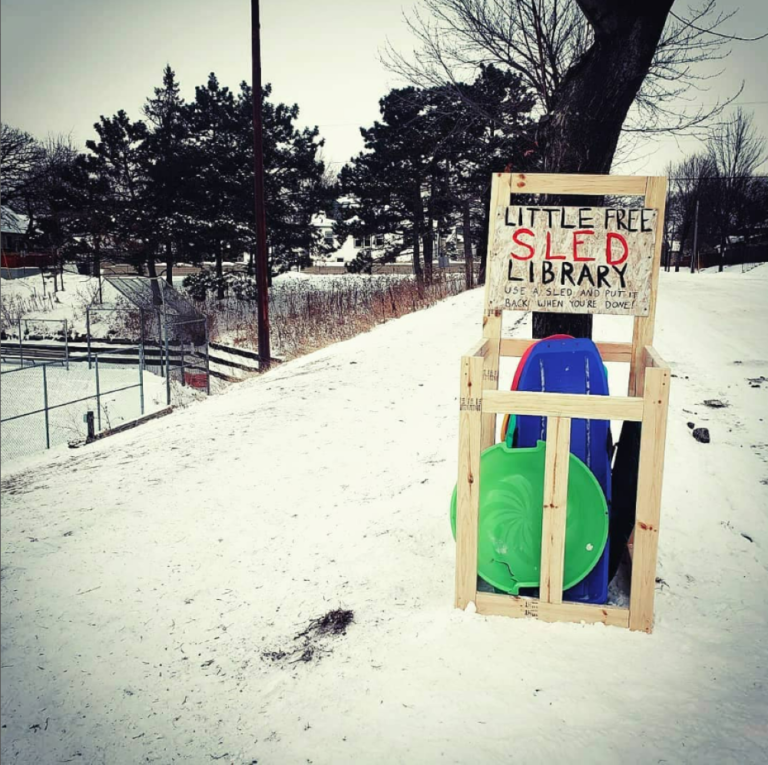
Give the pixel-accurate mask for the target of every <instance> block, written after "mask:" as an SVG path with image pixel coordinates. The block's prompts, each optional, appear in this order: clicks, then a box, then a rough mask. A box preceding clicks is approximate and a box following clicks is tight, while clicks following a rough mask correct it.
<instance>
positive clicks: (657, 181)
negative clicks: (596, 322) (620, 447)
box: [629, 176, 667, 396]
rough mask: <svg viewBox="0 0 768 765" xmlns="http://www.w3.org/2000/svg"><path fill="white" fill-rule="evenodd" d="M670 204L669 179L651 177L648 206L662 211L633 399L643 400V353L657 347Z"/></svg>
mask: <svg viewBox="0 0 768 765" xmlns="http://www.w3.org/2000/svg"><path fill="white" fill-rule="evenodd" d="M666 204H667V179H666V178H663V177H653V176H652V177H649V178H648V179H647V186H646V191H645V206H646V207H648V208H651V209H655V210H658V214H657V215H656V243H655V248H654V252H653V265H652V267H651V299H650V301H649V303H648V315H647V316H636V317H635V322H634V328H633V331H632V362H631V364H630V368H629V395H630V396H642V395H643V385H644V379H645V365H644V363H643V353H644V349H645V346H646V345H653V331H654V325H655V323H656V302H657V293H658V290H659V271H660V270H661V269H660V265H661V249H662V245H663V244H664V211H665V208H666Z"/></svg>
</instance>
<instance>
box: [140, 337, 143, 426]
mask: <svg viewBox="0 0 768 765" xmlns="http://www.w3.org/2000/svg"><path fill="white" fill-rule="evenodd" d="M139 402H140V404H141V414H142V416H143V415H144V346H143V345H140V346H139Z"/></svg>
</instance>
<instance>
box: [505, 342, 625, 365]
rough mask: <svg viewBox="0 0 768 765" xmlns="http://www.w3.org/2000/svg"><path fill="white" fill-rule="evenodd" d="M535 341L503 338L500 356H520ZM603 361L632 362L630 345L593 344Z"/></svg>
mask: <svg viewBox="0 0 768 765" xmlns="http://www.w3.org/2000/svg"><path fill="white" fill-rule="evenodd" d="M535 342H538V341H537V340H528V339H522V338H517V337H505V338H502V341H501V355H502V356H503V357H511V358H515V357H519V356H522V355H523V354H524V353H525V352H526V350H527V349H528V347H529V346H531V345H533V343H535ZM595 345H596V346H597V350H598V351H599V352H600V357H601V358H602V360H603V361H606V362H607V361H618V362H628V361H631V360H632V343H595Z"/></svg>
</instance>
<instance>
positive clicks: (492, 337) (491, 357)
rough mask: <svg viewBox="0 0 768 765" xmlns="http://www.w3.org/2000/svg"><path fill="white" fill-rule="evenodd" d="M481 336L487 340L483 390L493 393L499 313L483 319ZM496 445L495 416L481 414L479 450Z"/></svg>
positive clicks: (499, 340) (495, 381) (497, 350)
mask: <svg viewBox="0 0 768 765" xmlns="http://www.w3.org/2000/svg"><path fill="white" fill-rule="evenodd" d="M483 334H484V335H485V337H486V338H487V340H488V350H487V352H486V354H485V361H484V362H483V390H485V391H495V390H498V388H499V344H500V342H501V311H499V312H498V313H494V314H490V315H486V316H484V317H483ZM495 443H496V415H495V414H494V413H493V412H484V413H483V433H482V436H481V438H480V450H481V451H483V450H485V449H487V448H488V447H489V446H493V445H494V444H495Z"/></svg>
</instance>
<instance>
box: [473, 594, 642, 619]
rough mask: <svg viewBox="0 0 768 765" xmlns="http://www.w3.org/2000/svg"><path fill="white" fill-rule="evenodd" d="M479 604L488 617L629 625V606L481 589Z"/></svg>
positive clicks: (480, 611)
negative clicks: (551, 600) (547, 599)
mask: <svg viewBox="0 0 768 765" xmlns="http://www.w3.org/2000/svg"><path fill="white" fill-rule="evenodd" d="M475 607H476V608H477V612H478V613H479V614H485V615H486V616H515V617H525V616H532V617H536V618H538V619H541V620H542V621H545V622H587V623H588V624H607V625H609V626H611V627H629V609H628V608H616V607H615V606H601V605H596V606H593V605H589V604H587V603H544V602H543V601H541V600H537V599H535V598H520V597H515V596H514V595H497V594H495V593H490V592H478V593H477V595H476V596H475Z"/></svg>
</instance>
